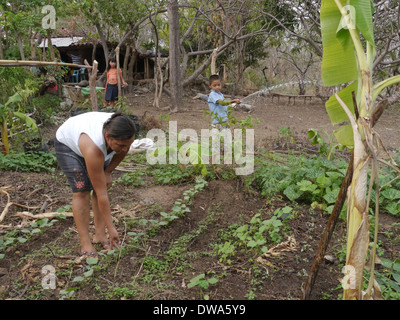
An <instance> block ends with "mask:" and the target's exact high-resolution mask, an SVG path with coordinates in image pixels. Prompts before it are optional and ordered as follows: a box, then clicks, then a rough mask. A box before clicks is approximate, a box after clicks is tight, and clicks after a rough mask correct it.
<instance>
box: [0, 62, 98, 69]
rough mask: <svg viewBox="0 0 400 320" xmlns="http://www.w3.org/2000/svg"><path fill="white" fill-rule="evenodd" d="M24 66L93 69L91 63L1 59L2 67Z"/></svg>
mask: <svg viewBox="0 0 400 320" xmlns="http://www.w3.org/2000/svg"><path fill="white" fill-rule="evenodd" d="M24 66H32V67H34V66H67V67H74V68H86V69H92V67H91V66H90V65H79V64H74V63H65V62H50V61H28V60H0V67H24Z"/></svg>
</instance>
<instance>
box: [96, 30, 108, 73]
mask: <svg viewBox="0 0 400 320" xmlns="http://www.w3.org/2000/svg"><path fill="white" fill-rule="evenodd" d="M96 30H97V33H98V34H99V37H100V41H101V45H102V46H103V51H104V58H105V60H106V66H108V59H109V55H110V52H109V50H108V46H107V39H106V37H105V35H104V32H103V30H102V29H101V26H100V24H99V23H96Z"/></svg>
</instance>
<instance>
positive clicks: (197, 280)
mask: <svg viewBox="0 0 400 320" xmlns="http://www.w3.org/2000/svg"><path fill="white" fill-rule="evenodd" d="M217 282H218V279H217V278H215V277H211V278H206V275H205V274H204V273H202V274H199V275H198V276H196V277H194V278H192V279H191V280H190V283H189V284H188V285H187V287H188V288H189V289H190V288H193V287H198V288H199V289H200V292H201V295H203V290H208V289H209V287H210V285H213V284H216V283H217ZM203 297H204V299H205V300H208V299H209V296H208V295H204V296H203Z"/></svg>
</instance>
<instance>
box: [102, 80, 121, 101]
mask: <svg viewBox="0 0 400 320" xmlns="http://www.w3.org/2000/svg"><path fill="white" fill-rule="evenodd" d="M105 100H106V101H116V100H118V85H117V84H109V83H107V89H106V96H105Z"/></svg>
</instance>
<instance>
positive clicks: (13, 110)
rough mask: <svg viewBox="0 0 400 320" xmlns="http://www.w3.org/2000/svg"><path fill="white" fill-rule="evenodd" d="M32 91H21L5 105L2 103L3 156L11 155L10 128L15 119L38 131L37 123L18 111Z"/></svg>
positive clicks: (0, 108) (0, 116)
mask: <svg viewBox="0 0 400 320" xmlns="http://www.w3.org/2000/svg"><path fill="white" fill-rule="evenodd" d="M32 92H33V90H31V89H20V90H18V92H17V93H15V94H14V95H12V96H11V97H9V98H8V100H7V102H6V103H5V104H1V103H0V133H1V139H2V142H3V154H4V155H7V154H9V153H10V144H9V141H8V131H9V126H10V125H12V124H13V118H17V119H19V120H20V121H21V122H22V123H25V125H26V127H27V128H29V129H31V130H33V131H37V130H38V127H37V125H36V121H35V120H34V119H32V118H31V117H29V116H28V115H26V114H25V113H23V112H20V111H18V108H19V106H20V105H21V103H23V102H24V101H26V99H27V98H28V97H29V96H30V95H31V94H32Z"/></svg>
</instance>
